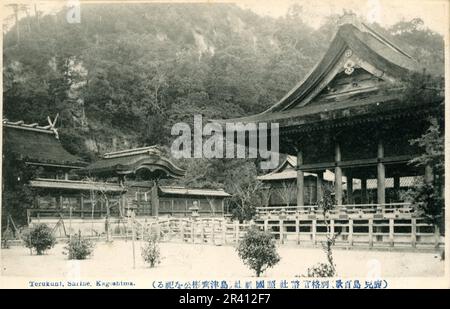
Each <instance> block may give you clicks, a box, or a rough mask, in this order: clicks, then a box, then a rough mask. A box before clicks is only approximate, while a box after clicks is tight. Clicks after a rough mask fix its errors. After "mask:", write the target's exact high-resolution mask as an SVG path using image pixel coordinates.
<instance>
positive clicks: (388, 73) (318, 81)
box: [217, 18, 420, 126]
mask: <svg viewBox="0 0 450 309" xmlns="http://www.w3.org/2000/svg"><path fill="white" fill-rule="evenodd" d="M356 70H359V71H358V72H360V71H363V72H365V73H368V74H370V75H371V76H373V78H374V79H375V80H377V81H379V83H380V84H381V83H396V82H399V81H402V80H403V79H404V78H405V77H406V76H407V75H408V73H410V72H418V71H420V65H419V63H418V62H417V61H416V60H415V59H413V58H412V57H411V56H410V55H409V54H408V53H407V52H405V51H404V49H402V48H400V47H398V45H396V44H395V43H394V42H393V39H392V38H388V37H387V35H386V34H381V33H380V32H379V31H375V30H374V29H372V28H371V27H369V26H368V25H366V24H364V23H360V22H358V21H356V20H355V19H354V18H352V19H351V21H350V22H348V21H347V22H346V23H344V24H342V25H341V26H340V27H339V29H338V31H337V33H336V34H335V36H334V38H333V40H332V42H331V44H330V46H329V48H328V50H327V52H326V53H325V55H324V56H323V58H322V59H321V61H320V62H318V64H317V65H316V66H315V67H314V68H313V69H312V70H311V72H310V73H309V74H308V75H307V76H306V77H305V78H304V79H303V80H302V81H301V82H300V83H298V84H297V85H296V86H295V87H294V88H293V89H292V90H291V91H289V92H288V93H287V94H286V95H285V96H284V97H283V98H281V99H280V100H279V101H278V102H277V103H276V104H274V105H273V106H272V107H270V108H269V109H267V110H266V111H264V112H262V113H260V114H256V115H252V116H248V117H241V118H235V119H227V120H218V121H217V122H219V123H223V122H243V123H248V122H262V121H266V122H271V121H277V122H280V126H283V124H284V122H286V119H289V118H291V119H292V118H300V117H301V118H303V117H304V116H308V115H316V114H319V113H321V112H332V111H334V110H340V109H342V108H354V107H359V106H364V105H372V104H374V103H377V104H378V103H379V102H393V101H396V100H398V99H399V98H400V93H399V92H398V91H396V89H392V91H391V92H387V91H383V92H380V91H378V90H379V86H378V84H377V85H376V86H371V87H366V88H364V87H363V88H362V89H355V91H353V92H352V93H350V94H346V95H344V96H343V97H342V98H341V99H340V100H339V102H331V103H328V101H323V102H318V104H317V103H314V104H312V103H313V102H314V99H316V98H317V97H318V96H319V94H321V93H322V91H324V90H326V89H327V87H328V86H329V85H330V83H331V82H332V81H333V80H335V79H336V78H337V77H338V76H342V75H343V74H344V76H345V74H347V75H348V76H351V74H352V73H353V72H356ZM393 88H395V87H393ZM354 93H358V94H361V93H370V95H363V96H362V98H363V100H359V99H358V100H355V99H354ZM391 107H392V106H388V108H391ZM394 107H396V108H398V104H396V105H394ZM333 117H334V115H333ZM306 122H309V120H308V121H306ZM302 123H305V122H302ZM291 124H292V123H290V124H289V125H291ZM296 124H297V123H296Z"/></svg>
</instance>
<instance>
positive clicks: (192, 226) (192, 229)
mask: <svg viewBox="0 0 450 309" xmlns="http://www.w3.org/2000/svg"><path fill="white" fill-rule="evenodd" d="M191 242H192V243H195V221H194V219H191Z"/></svg>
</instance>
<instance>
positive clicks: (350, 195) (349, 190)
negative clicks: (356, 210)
mask: <svg viewBox="0 0 450 309" xmlns="http://www.w3.org/2000/svg"><path fill="white" fill-rule="evenodd" d="M347 204H350V205H352V204H355V201H354V199H353V175H352V174H351V172H348V173H347Z"/></svg>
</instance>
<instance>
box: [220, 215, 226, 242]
mask: <svg viewBox="0 0 450 309" xmlns="http://www.w3.org/2000/svg"><path fill="white" fill-rule="evenodd" d="M221 225H222V242H223V244H224V245H225V244H226V243H227V224H226V222H225V220H222V222H221Z"/></svg>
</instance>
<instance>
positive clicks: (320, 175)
mask: <svg viewBox="0 0 450 309" xmlns="http://www.w3.org/2000/svg"><path fill="white" fill-rule="evenodd" d="M316 187H317V189H316V191H317V194H316V202H318V201H320V200H321V199H322V198H323V172H318V173H317V185H316Z"/></svg>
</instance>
